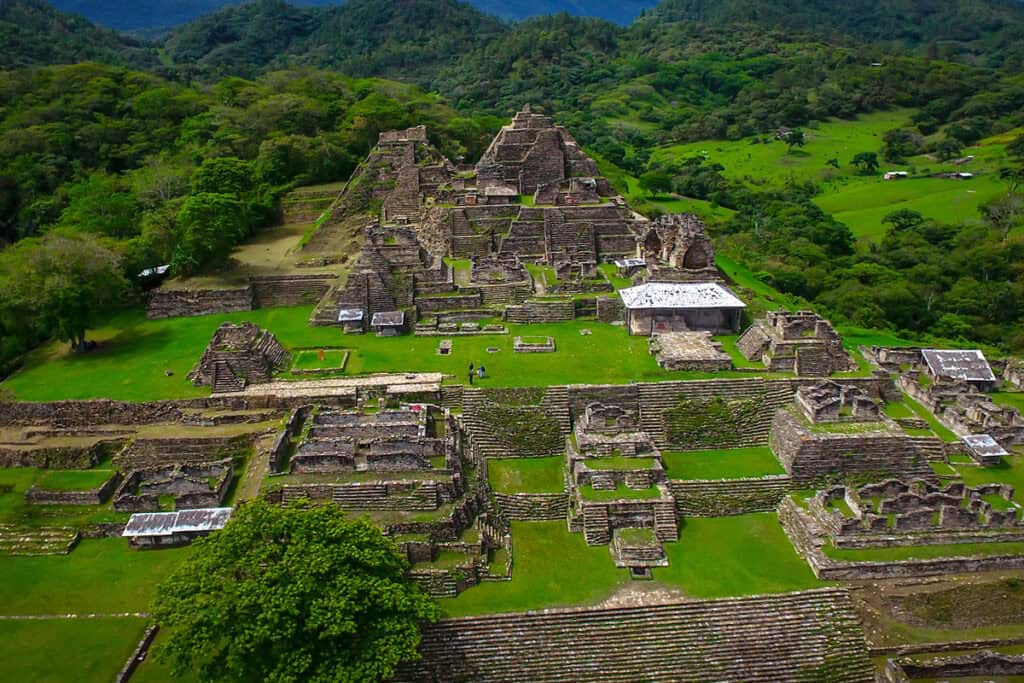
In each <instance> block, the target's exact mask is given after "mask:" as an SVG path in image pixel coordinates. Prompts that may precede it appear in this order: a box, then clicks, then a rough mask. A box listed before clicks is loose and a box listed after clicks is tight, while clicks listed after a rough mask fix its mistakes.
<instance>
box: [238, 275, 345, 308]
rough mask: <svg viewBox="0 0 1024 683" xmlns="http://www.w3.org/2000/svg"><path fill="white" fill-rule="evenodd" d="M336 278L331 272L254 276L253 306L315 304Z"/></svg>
mask: <svg viewBox="0 0 1024 683" xmlns="http://www.w3.org/2000/svg"><path fill="white" fill-rule="evenodd" d="M336 279H337V278H336V277H335V276H334V275H330V274H323V275H321V274H317V275H263V276H260V277H254V278H253V279H252V283H251V289H252V307H253V308H273V307H277V306H313V305H315V304H316V303H317V302H319V301H320V299H322V298H323V296H324V294H326V293H327V290H328V289H330V288H331V285H332V284H333V283H334V282H335V280H336ZM243 310H244V309H243Z"/></svg>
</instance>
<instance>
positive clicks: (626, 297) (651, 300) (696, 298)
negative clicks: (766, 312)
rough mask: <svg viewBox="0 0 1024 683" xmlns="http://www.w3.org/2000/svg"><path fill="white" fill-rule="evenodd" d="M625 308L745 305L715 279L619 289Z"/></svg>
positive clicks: (726, 306)
mask: <svg viewBox="0 0 1024 683" xmlns="http://www.w3.org/2000/svg"><path fill="white" fill-rule="evenodd" d="M619 296H621V297H622V303H623V304H625V306H626V308H629V309H632V310H636V309H645V308H691V309H692V308H746V304H744V303H743V302H742V301H740V300H739V298H737V297H736V295H735V294H733V293H732V292H730V291H729V290H728V289H726V288H725V287H723V286H722V285H720V284H717V283H715V282H647V283H645V284H642V285H637V286H636V287H629V288H628V289H621V290H619Z"/></svg>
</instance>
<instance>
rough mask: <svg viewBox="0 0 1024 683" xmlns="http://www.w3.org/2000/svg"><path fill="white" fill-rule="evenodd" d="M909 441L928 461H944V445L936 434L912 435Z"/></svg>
mask: <svg viewBox="0 0 1024 683" xmlns="http://www.w3.org/2000/svg"><path fill="white" fill-rule="evenodd" d="M910 443H912V444H914V448H915V449H916V450H917V452H918V453H920V454H921V457H923V458H924V459H925V460H927V461H929V462H945V461H946V446H945V444H944V443H943V442H942V439H940V438H939V437H937V436H912V437H910Z"/></svg>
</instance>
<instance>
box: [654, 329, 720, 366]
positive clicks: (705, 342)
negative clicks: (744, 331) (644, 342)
mask: <svg viewBox="0 0 1024 683" xmlns="http://www.w3.org/2000/svg"><path fill="white" fill-rule="evenodd" d="M650 350H651V355H652V356H654V357H655V358H657V359H658V365H660V366H661V367H663V368H665V369H666V370H698V371H700V372H716V371H718V370H731V369H732V358H730V357H729V354H727V353H726V352H725V351H723V350H722V345H721V343H719V342H716V341H715V340H714V339H713V338H712V335H711V333H710V332H663V333H660V334H653V335H651V339H650Z"/></svg>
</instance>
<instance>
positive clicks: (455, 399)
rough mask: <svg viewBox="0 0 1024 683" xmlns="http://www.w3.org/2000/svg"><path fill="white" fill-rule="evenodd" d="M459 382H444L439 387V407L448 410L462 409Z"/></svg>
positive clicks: (461, 388)
mask: <svg viewBox="0 0 1024 683" xmlns="http://www.w3.org/2000/svg"><path fill="white" fill-rule="evenodd" d="M462 392H463V386H462V385H461V384H446V385H444V386H442V387H441V407H442V408H447V409H448V410H462Z"/></svg>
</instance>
